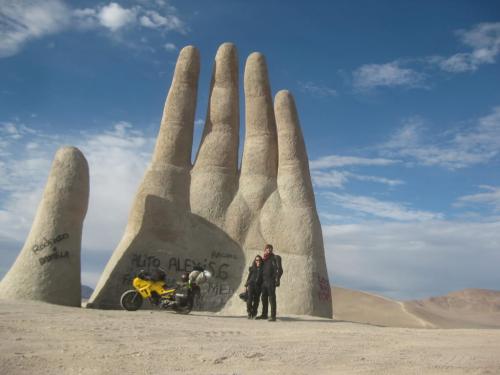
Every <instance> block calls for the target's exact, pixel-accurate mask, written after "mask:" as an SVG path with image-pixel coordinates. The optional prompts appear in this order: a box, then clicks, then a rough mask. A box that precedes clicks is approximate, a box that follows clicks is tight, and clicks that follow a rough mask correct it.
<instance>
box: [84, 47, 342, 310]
mask: <svg viewBox="0 0 500 375" xmlns="http://www.w3.org/2000/svg"><path fill="white" fill-rule="evenodd" d="M198 75H199V55H198V51H197V50H196V49H195V48H194V47H191V46H189V47H185V48H184V49H183V50H182V51H181V52H180V54H179V58H178V61H177V64H176V67H175V72H174V77H173V81H172V85H171V87H170V91H169V93H168V96H167V100H166V103H165V108H164V112H163V118H162V121H161V127H160V131H159V134H158V139H157V142H156V147H155V150H154V153H153V157H152V161H151V164H150V166H149V168H148V170H147V171H146V173H145V176H144V179H143V181H142V183H141V185H140V187H139V190H138V192H137V195H136V197H135V201H134V204H133V207H132V209H131V212H130V216H129V221H128V224H127V227H126V230H125V234H124V236H123V238H122V240H121V241H120V243H119V244H118V247H117V248H116V250H115V251H114V253H113V255H112V257H111V259H110V260H109V262H108V264H107V266H106V268H105V270H104V272H103V275H102V276H101V279H100V281H99V283H98V285H97V287H96V290H95V292H94V294H93V295H92V297H91V299H90V301H89V303H90V305H91V306H93V307H100V308H115V307H118V306H119V296H120V295H121V293H122V292H123V291H124V290H125V289H127V288H128V287H129V283H130V280H131V277H132V276H133V274H134V272H136V271H137V270H138V269H148V268H150V269H152V268H154V267H158V266H161V267H162V268H164V269H165V270H166V271H167V274H168V275H169V276H171V277H172V278H175V277H177V275H178V274H179V273H180V272H183V271H190V270H191V269H192V268H193V266H194V265H196V264H200V265H202V266H204V267H205V268H207V269H209V270H210V271H211V272H212V273H213V275H214V277H213V279H212V281H211V282H210V283H209V284H208V285H207V286H206V288H207V290H206V291H205V293H204V294H205V297H204V300H203V301H202V304H203V308H204V309H208V310H220V309H222V308H225V311H229V312H241V311H243V306H242V305H241V302H240V301H239V299H238V297H237V293H235V292H236V291H237V290H238V289H239V288H240V287H241V285H242V277H243V275H244V274H245V273H246V268H245V265H248V264H250V263H251V260H252V259H253V258H254V256H255V255H256V254H257V253H261V252H262V250H263V246H264V244H266V243H272V244H273V245H274V246H275V249H276V250H277V253H278V254H279V255H281V256H282V259H283V268H284V270H285V273H284V275H283V278H282V282H281V285H282V286H281V287H280V290H279V292H278V309H279V313H280V314H283V313H285V314H286V313H288V314H309V315H317V316H325V317H331V316H332V304H331V293H330V286H329V282H328V275H327V270H326V264H325V256H324V248H323V239H322V233H321V226H320V223H319V220H318V215H317V212H316V206H315V200H314V194H313V190H312V184H311V178H310V174H309V167H308V159H307V153H306V150H305V145H304V140H303V137H302V133H301V130H300V125H299V121H298V116H297V113H296V109H295V104H294V101H293V98H292V96H291V94H290V93H288V92H287V91H280V92H279V93H278V94H277V95H276V97H275V101H274V109H273V101H272V97H271V89H270V85H269V80H268V75H267V67H266V62H265V59H264V56H263V55H261V54H260V53H252V54H251V55H250V56H249V57H248V59H247V62H246V66H245V76H244V92H245V123H246V133H245V142H244V148H243V158H242V161H241V168H238V141H239V97H238V96H239V95H238V57H237V52H236V48H235V46H234V45H232V44H229V43H225V44H223V45H222V46H221V47H220V48H219V50H218V52H217V55H216V58H215V64H214V69H213V77H212V83H211V88H210V98H209V105H208V111H207V117H206V122H205V128H204V131H203V136H202V140H201V144H200V147H199V150H198V153H197V156H196V160H195V162H194V165H193V164H192V163H191V152H192V142H193V124H194V116H195V109H196V97H197V88H198ZM245 276H246V275H245ZM243 282H244V280H243Z"/></svg>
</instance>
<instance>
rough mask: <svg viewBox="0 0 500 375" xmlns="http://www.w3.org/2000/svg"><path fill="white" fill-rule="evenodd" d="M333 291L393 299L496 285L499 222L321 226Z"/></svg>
mask: <svg viewBox="0 0 500 375" xmlns="http://www.w3.org/2000/svg"><path fill="white" fill-rule="evenodd" d="M323 235H324V239H325V249H326V258H327V263H328V269H329V270H330V272H331V274H332V278H331V281H332V282H333V283H335V284H337V285H344V286H347V287H351V288H358V289H362V290H367V291H371V292H375V293H380V294H384V295H386V296H388V297H392V298H397V299H413V298H423V297H429V296H430V295H440V294H444V293H448V292H450V291H453V290H459V289H463V288H471V287H476V288H491V289H496V288H498V285H500V273H499V272H498V270H497V268H498V264H500V252H499V251H498V244H499V243H500V221H494V222H486V223H473V222H472V223H471V222H452V221H441V220H430V221H421V222H408V223H406V222H380V221H370V222H363V223H359V224H343V225H323Z"/></svg>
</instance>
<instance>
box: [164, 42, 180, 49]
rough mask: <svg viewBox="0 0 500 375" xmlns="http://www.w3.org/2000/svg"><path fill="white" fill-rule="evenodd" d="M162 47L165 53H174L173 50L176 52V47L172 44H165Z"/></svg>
mask: <svg viewBox="0 0 500 375" xmlns="http://www.w3.org/2000/svg"><path fill="white" fill-rule="evenodd" d="M164 47H165V49H166V50H167V51H175V50H177V46H176V45H175V44H174V43H166V44H165V45H164Z"/></svg>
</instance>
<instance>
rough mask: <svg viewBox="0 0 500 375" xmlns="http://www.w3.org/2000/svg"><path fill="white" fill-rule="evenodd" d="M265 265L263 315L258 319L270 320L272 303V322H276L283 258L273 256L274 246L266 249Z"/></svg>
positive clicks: (263, 275)
mask: <svg viewBox="0 0 500 375" xmlns="http://www.w3.org/2000/svg"><path fill="white" fill-rule="evenodd" d="M263 261H264V263H263V264H262V315H260V316H258V317H257V318H256V319H268V316H267V309H268V304H269V302H270V303H271V316H270V317H269V321H270V322H275V321H276V287H278V286H280V278H281V275H282V274H283V268H282V267H281V257H280V256H278V255H274V254H273V245H269V244H267V245H266V247H265V248H264V256H263Z"/></svg>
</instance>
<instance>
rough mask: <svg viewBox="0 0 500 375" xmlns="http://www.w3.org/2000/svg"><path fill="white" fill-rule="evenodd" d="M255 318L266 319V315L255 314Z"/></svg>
mask: <svg viewBox="0 0 500 375" xmlns="http://www.w3.org/2000/svg"><path fill="white" fill-rule="evenodd" d="M255 319H258V320H265V319H267V315H259V316H257V317H256V318H255Z"/></svg>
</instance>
